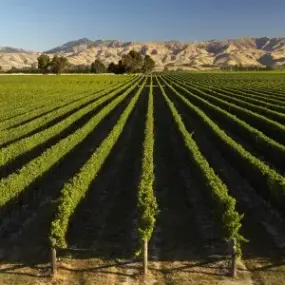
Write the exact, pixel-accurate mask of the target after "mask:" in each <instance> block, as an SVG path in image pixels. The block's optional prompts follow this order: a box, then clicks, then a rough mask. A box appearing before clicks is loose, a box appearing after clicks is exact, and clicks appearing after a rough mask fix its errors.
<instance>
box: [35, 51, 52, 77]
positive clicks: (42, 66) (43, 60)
mask: <svg viewBox="0 0 285 285" xmlns="http://www.w3.org/2000/svg"><path fill="white" fill-rule="evenodd" d="M49 66H50V58H49V56H48V55H46V54H41V55H40V56H39V57H38V69H39V70H40V72H41V73H43V74H47V73H48V68H49Z"/></svg>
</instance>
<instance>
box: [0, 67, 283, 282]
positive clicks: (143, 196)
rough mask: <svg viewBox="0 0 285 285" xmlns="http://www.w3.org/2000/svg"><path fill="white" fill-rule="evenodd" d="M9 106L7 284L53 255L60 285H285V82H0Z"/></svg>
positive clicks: (0, 204) (160, 76) (5, 130)
mask: <svg viewBox="0 0 285 285" xmlns="http://www.w3.org/2000/svg"><path fill="white" fill-rule="evenodd" d="M0 110H1V111H0V213H1V215H0V253H1V254H0V256H1V265H0V283H1V284H16V283H12V282H15V280H14V279H11V278H16V277H15V276H17V278H18V279H17V282H19V283H18V284H39V283H37V280H38V279H39V278H42V279H43V280H50V279H49V278H50V277H49V275H50V270H51V269H50V267H51V263H52V262H51V257H50V255H51V254H50V252H51V248H52V250H53V251H52V252H53V254H54V256H53V258H54V260H53V261H57V264H56V269H57V272H56V276H54V277H53V279H54V280H55V282H57V283H54V284H127V285H128V284H142V283H141V282H142V278H143V277H142V276H143V273H144V274H145V276H146V275H147V278H148V279H149V280H151V282H152V283H149V284H245V285H246V284H285V74H284V73H277V72H272V73H265V72H264V73H263V72H260V73H245V72H244V73H242V72H241V73H235V72H232V73H222V72H216V73H214V72H213V73H183V72H168V73H167V72H166V73H157V74H152V75H147V76H145V75H116V76H114V75H93V76H88V75H86V76H83V75H81V76H80V75H72V76H65V75H62V76H2V77H1V78H0ZM55 254H56V255H57V256H56V259H55ZM232 260H234V261H235V262H237V277H236V278H235V279H232V278H231V276H229V274H230V273H229V272H230V268H231V262H232ZM1 275H2V276H1ZM54 275H55V272H54ZM229 280H230V282H231V283H228V282H229ZM9 282H10V283H9Z"/></svg>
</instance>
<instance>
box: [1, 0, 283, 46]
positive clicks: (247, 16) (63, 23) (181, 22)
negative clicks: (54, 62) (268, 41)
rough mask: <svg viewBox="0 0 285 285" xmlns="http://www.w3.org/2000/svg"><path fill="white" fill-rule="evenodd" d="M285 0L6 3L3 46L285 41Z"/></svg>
mask: <svg viewBox="0 0 285 285" xmlns="http://www.w3.org/2000/svg"><path fill="white" fill-rule="evenodd" d="M284 14H285V0H271V1H269V0H266V1H265V0H232V1H231V0H133V1H131V0H0V46H13V47H21V48H25V49H30V50H39V51H43V50H46V49H50V48H53V47H55V46H58V45H61V44H63V43H65V42H67V41H71V40H76V39H79V38H83V37H87V38H89V39H91V40H96V39H118V40H126V41H130V40H134V41H137V40H141V41H152V40H158V41H159V40H180V41H200V40H208V39H225V38H236V37H242V36H254V37H259V36H273V37H274V36H284V35H285V16H284Z"/></svg>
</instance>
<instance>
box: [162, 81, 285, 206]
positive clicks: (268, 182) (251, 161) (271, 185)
mask: <svg viewBox="0 0 285 285" xmlns="http://www.w3.org/2000/svg"><path fill="white" fill-rule="evenodd" d="M166 84H167V86H168V87H169V88H170V89H171V90H172V91H173V93H174V94H175V95H176V96H177V97H178V98H180V99H181V100H182V101H183V102H184V103H185V105H186V106H188V107H189V109H190V110H191V111H192V112H194V113H195V114H196V115H198V117H199V118H200V120H201V121H202V122H203V123H204V124H205V125H206V126H207V129H208V130H209V132H210V134H212V136H213V138H214V139H215V140H216V141H217V143H218V144H219V145H220V146H221V147H223V151H224V152H226V153H227V155H228V158H229V159H231V160H232V161H234V162H235V165H236V166H237V167H238V168H239V170H240V171H241V172H242V173H244V174H245V175H246V177H248V178H249V179H250V180H251V182H252V184H253V185H255V187H256V190H258V191H259V192H260V193H261V195H263V196H265V197H266V198H269V199H271V201H272V202H274V203H275V204H276V205H277V206H278V207H279V208H280V209H284V205H285V178H284V177H283V176H282V175H280V174H279V173H277V172H276V171H275V170H273V169H271V168H270V167H269V166H268V165H266V164H265V163H263V162H262V161H261V160H259V159H258V158H256V157H255V156H253V155H252V154H251V153H250V152H248V151H247V150H245V149H244V148H243V147H242V146H241V145H240V144H238V143H237V142H235V141H234V140H233V139H232V138H230V137H229V136H228V135H227V134H226V133H225V132H224V131H223V130H221V129H220V128H219V126H218V125H217V124H216V123H214V122H213V121H212V120H211V119H210V118H209V117H208V116H207V115H206V114H205V113H204V112H203V111H202V110H201V109H199V108H198V107H197V106H195V105H194V104H192V103H191V102H190V101H189V100H187V99H185V98H184V97H183V96H181V95H180V94H179V92H178V91H177V90H176V89H175V88H173V87H172V86H171V85H170V84H169V83H166Z"/></svg>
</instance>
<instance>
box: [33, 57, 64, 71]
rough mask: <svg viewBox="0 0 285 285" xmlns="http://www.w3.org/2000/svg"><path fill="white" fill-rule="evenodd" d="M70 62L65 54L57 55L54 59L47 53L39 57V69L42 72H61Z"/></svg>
mask: <svg viewBox="0 0 285 285" xmlns="http://www.w3.org/2000/svg"><path fill="white" fill-rule="evenodd" d="M67 63H68V60H67V58H65V57H63V56H58V55H55V56H54V57H53V59H50V57H49V56H48V55H46V54H42V55H40V56H39V57H38V69H39V71H40V72H41V73H43V74H47V73H50V72H51V73H55V74H60V73H62V71H63V70H64V68H65V67H66V65H67Z"/></svg>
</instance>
